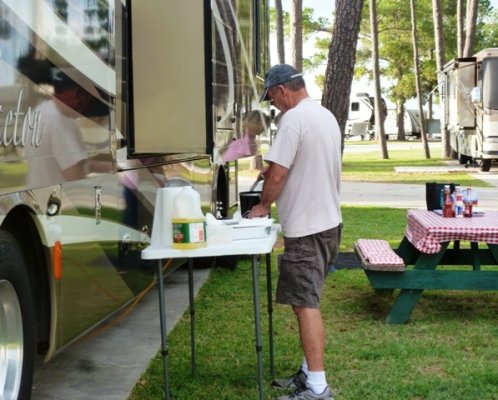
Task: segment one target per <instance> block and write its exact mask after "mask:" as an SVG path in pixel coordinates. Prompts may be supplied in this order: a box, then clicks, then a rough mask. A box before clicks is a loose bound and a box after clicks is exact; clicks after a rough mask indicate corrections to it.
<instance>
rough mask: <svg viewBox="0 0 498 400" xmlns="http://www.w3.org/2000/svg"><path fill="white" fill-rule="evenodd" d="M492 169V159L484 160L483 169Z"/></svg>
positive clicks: (486, 170) (484, 170) (485, 170)
mask: <svg viewBox="0 0 498 400" xmlns="http://www.w3.org/2000/svg"><path fill="white" fill-rule="evenodd" d="M490 169H491V160H489V159H486V160H482V164H481V171H482V172H488V171H489V170H490Z"/></svg>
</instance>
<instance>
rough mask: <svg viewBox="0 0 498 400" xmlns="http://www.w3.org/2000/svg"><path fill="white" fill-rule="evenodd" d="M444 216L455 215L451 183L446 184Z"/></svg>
mask: <svg viewBox="0 0 498 400" xmlns="http://www.w3.org/2000/svg"><path fill="white" fill-rule="evenodd" d="M443 217H445V218H450V217H453V200H452V199H451V194H450V185H444V204H443Z"/></svg>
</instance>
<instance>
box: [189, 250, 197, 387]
mask: <svg viewBox="0 0 498 400" xmlns="http://www.w3.org/2000/svg"><path fill="white" fill-rule="evenodd" d="M188 295H189V297H188V298H189V306H190V364H191V366H192V377H194V376H195V368H196V360H195V301H194V261H193V259H191V258H190V259H189V260H188Z"/></svg>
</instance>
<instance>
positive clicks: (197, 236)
mask: <svg viewBox="0 0 498 400" xmlns="http://www.w3.org/2000/svg"><path fill="white" fill-rule="evenodd" d="M205 241H206V223H205V222H204V221H201V222H173V243H185V244H188V243H204V242H205Z"/></svg>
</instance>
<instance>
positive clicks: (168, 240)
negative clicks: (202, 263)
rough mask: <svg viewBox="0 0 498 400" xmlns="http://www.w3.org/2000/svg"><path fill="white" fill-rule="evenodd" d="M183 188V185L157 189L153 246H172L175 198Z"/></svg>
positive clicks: (152, 237) (153, 223)
mask: <svg viewBox="0 0 498 400" xmlns="http://www.w3.org/2000/svg"><path fill="white" fill-rule="evenodd" d="M181 189H182V188H181V187H166V188H161V189H157V193H156V206H155V210H154V220H153V222H152V236H151V245H152V246H160V247H164V246H165V247H171V245H172V243H173V232H172V229H171V213H172V209H173V198H174V197H175V195H176V194H177V193H178V192H179V191H180V190H181Z"/></svg>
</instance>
